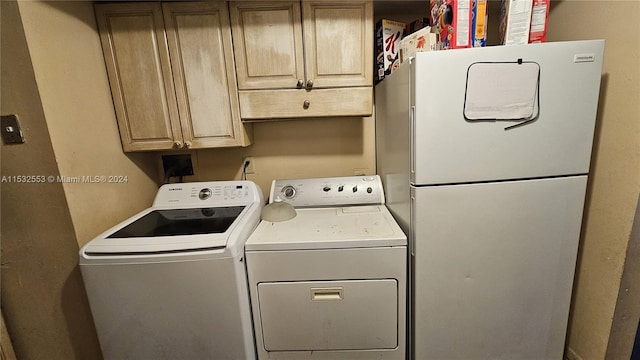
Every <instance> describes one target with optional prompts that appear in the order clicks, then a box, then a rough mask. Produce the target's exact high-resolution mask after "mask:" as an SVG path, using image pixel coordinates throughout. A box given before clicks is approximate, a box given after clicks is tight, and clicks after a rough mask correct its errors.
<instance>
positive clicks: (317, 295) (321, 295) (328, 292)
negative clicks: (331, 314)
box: [311, 287, 344, 301]
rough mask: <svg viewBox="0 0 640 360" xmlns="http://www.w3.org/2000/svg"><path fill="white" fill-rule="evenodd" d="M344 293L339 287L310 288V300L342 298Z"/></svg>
mask: <svg viewBox="0 0 640 360" xmlns="http://www.w3.org/2000/svg"><path fill="white" fill-rule="evenodd" d="M343 299H344V293H343V288H341V287H332V288H311V301H327V300H343Z"/></svg>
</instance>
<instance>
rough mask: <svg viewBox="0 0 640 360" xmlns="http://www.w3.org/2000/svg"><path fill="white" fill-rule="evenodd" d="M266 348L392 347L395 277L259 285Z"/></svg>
mask: <svg viewBox="0 0 640 360" xmlns="http://www.w3.org/2000/svg"><path fill="white" fill-rule="evenodd" d="M258 298H259V303H260V316H261V318H262V336H263V339H264V347H265V350H267V351H316V350H367V349H394V348H396V347H397V346H398V282H397V281H396V280H395V279H380V280H351V281H309V282H277V283H275V282H273V283H261V284H259V285H258Z"/></svg>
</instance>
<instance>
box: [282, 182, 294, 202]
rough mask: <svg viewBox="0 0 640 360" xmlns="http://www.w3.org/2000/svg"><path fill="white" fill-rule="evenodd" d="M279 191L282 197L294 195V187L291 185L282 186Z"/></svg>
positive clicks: (290, 197) (289, 197)
mask: <svg viewBox="0 0 640 360" xmlns="http://www.w3.org/2000/svg"><path fill="white" fill-rule="evenodd" d="M281 191H282V193H283V194H284V197H286V198H287V199H292V198H293V197H294V196H296V188H294V187H293V186H291V185H287V186H285V187H283V188H282V190H281Z"/></svg>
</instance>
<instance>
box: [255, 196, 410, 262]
mask: <svg viewBox="0 0 640 360" xmlns="http://www.w3.org/2000/svg"><path fill="white" fill-rule="evenodd" d="M297 212H298V215H297V216H296V217H295V218H293V219H291V220H289V221H285V222H270V221H264V220H263V221H261V222H260V224H259V225H258V227H257V228H256V230H255V231H254V232H253V234H252V235H251V236H250V237H249V239H248V240H247V242H246V244H245V248H246V250H247V251H252V250H298V249H345V248H362V247H367V248H368V247H380V246H403V245H407V237H406V236H405V234H404V233H403V232H402V230H401V229H400V227H399V226H398V224H397V223H396V221H395V220H394V219H393V217H392V216H391V214H390V213H389V210H387V208H386V206H384V205H374V206H368V205H367V206H351V207H330V208H306V209H297Z"/></svg>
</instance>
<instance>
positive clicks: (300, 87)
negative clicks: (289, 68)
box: [296, 79, 304, 89]
mask: <svg viewBox="0 0 640 360" xmlns="http://www.w3.org/2000/svg"><path fill="white" fill-rule="evenodd" d="M303 85H304V81H302V79H298V83H297V84H296V86H297V87H298V89H302V86H303Z"/></svg>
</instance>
